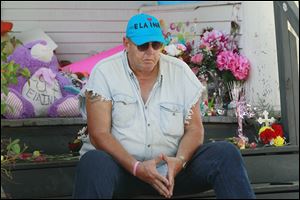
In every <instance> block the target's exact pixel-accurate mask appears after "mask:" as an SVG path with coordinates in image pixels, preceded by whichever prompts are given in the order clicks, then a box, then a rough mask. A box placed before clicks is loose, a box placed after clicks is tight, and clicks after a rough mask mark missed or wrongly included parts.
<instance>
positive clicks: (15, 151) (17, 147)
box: [11, 143, 21, 154]
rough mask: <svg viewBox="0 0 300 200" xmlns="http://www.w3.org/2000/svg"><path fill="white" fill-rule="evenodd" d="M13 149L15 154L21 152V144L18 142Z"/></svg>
mask: <svg viewBox="0 0 300 200" xmlns="http://www.w3.org/2000/svg"><path fill="white" fill-rule="evenodd" d="M11 150H12V152H14V153H15V154H19V153H20V152H21V147H20V145H19V144H18V143H17V144H14V145H12V147H11Z"/></svg>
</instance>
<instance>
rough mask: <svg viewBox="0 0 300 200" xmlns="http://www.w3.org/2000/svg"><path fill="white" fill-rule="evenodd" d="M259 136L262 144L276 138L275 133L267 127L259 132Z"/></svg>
mask: <svg viewBox="0 0 300 200" xmlns="http://www.w3.org/2000/svg"><path fill="white" fill-rule="evenodd" d="M259 137H260V139H261V140H262V142H263V143H264V144H269V143H270V142H271V140H272V139H275V138H276V135H275V132H274V131H273V130H272V129H270V128H267V129H266V130H264V131H262V132H261V133H260V134H259Z"/></svg>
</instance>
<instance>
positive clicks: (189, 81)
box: [184, 66, 204, 124]
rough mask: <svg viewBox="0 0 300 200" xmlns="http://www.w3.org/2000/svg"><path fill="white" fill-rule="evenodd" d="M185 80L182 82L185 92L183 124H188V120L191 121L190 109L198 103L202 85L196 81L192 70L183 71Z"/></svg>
mask: <svg viewBox="0 0 300 200" xmlns="http://www.w3.org/2000/svg"><path fill="white" fill-rule="evenodd" d="M184 78H185V79H186V80H185V81H184V91H185V106H184V107H185V113H184V117H185V118H184V119H185V120H184V123H185V124H189V120H190V119H192V115H193V110H192V108H193V107H194V106H195V105H196V103H197V102H198V101H199V99H200V97H201V95H202V92H203V90H204V87H203V85H202V84H201V82H200V81H199V80H198V79H197V77H196V76H195V74H194V73H193V72H192V70H190V69H189V66H187V69H186V70H185V77H184Z"/></svg>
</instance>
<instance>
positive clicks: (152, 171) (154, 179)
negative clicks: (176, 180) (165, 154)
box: [136, 156, 171, 198]
mask: <svg viewBox="0 0 300 200" xmlns="http://www.w3.org/2000/svg"><path fill="white" fill-rule="evenodd" d="M161 161H162V156H158V157H157V158H155V159H152V160H147V161H144V162H142V163H140V164H139V165H138V168H137V172H136V176H137V177H138V178H139V179H141V180H142V181H144V182H146V183H149V184H150V185H151V186H152V187H153V188H154V189H156V190H157V191H158V192H159V193H160V194H161V195H163V196H164V197H166V198H171V194H170V192H169V190H168V187H169V181H168V179H167V178H166V177H163V176H162V175H160V174H159V173H158V171H157V170H156V165H157V164H158V163H159V162H161Z"/></svg>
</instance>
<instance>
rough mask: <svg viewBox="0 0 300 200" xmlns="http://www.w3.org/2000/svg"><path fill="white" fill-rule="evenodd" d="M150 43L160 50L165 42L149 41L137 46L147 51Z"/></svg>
mask: <svg viewBox="0 0 300 200" xmlns="http://www.w3.org/2000/svg"><path fill="white" fill-rule="evenodd" d="M150 44H151V46H152V49H154V50H158V49H160V48H161V47H162V46H163V44H162V43H160V42H147V43H144V44H142V45H137V48H138V50H139V51H147V50H148V48H149V46H150Z"/></svg>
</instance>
